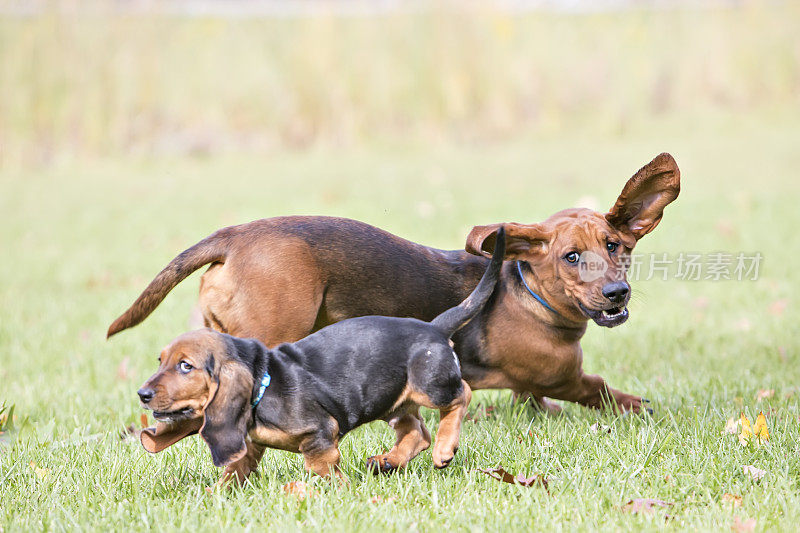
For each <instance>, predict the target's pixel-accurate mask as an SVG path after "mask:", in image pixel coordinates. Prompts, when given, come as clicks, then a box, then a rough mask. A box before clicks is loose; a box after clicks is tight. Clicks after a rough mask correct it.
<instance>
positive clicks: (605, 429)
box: [589, 422, 611, 433]
mask: <svg viewBox="0 0 800 533" xmlns="http://www.w3.org/2000/svg"><path fill="white" fill-rule="evenodd" d="M589 431H591V432H592V433H611V426H605V425H603V424H601V423H599V422H595V423H594V424H592V425H591V426H589Z"/></svg>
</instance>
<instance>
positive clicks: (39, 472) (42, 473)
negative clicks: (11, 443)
mask: <svg viewBox="0 0 800 533" xmlns="http://www.w3.org/2000/svg"><path fill="white" fill-rule="evenodd" d="M28 466H30V467H31V468H32V469H33V472H34V473H35V474H36V477H37V478H39V479H44V478H46V477H47V476H48V475H49V474H50V469H49V468H39V465H37V464H36V463H34V462H33V461H31V462H30V463H28Z"/></svg>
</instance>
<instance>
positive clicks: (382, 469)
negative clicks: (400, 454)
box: [367, 454, 397, 476]
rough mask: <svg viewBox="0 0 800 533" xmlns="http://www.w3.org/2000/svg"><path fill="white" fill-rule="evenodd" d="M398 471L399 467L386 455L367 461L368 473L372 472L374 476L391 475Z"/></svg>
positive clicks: (376, 456) (373, 457) (375, 456)
mask: <svg viewBox="0 0 800 533" xmlns="http://www.w3.org/2000/svg"><path fill="white" fill-rule="evenodd" d="M395 470H397V467H396V466H394V465H393V464H392V463H391V462H389V458H388V457H387V456H386V454H383V455H373V456H372V457H370V458H368V459H367V471H369V472H372V473H373V474H374V475H376V476H377V475H379V474H391V473H392V472H394V471H395Z"/></svg>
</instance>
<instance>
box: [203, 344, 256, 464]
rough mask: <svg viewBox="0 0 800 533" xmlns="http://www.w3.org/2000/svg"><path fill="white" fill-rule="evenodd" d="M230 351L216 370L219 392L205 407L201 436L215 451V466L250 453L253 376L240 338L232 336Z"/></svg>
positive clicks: (212, 454)
mask: <svg viewBox="0 0 800 533" xmlns="http://www.w3.org/2000/svg"><path fill="white" fill-rule="evenodd" d="M227 340H228V342H227V344H228V347H229V353H228V354H227V356H226V357H225V358H224V360H223V361H221V362H220V364H219V367H218V368H217V369H216V371H215V372H216V376H215V377H216V379H217V381H218V385H217V390H216V394H214V397H213V398H212V399H211V401H210V402H209V404H208V405H207V406H206V408H205V422H204V423H203V427H202V428H201V429H200V436H201V437H202V438H203V440H204V441H206V444H208V447H209V449H210V450H211V457H212V459H213V460H214V465H215V466H225V465H228V464H230V463H233V462H235V461H238V460H239V459H241V458H242V457H244V455H245V453H247V445H246V444H245V440H244V439H245V436H246V434H247V424H248V423H249V421H250V416H251V408H250V396H251V395H252V392H253V375H252V373H251V372H250V370H249V369H248V368H247V367H246V366H245V365H244V364H243V363H242V362H241V361H240V360H239V359H238V357H237V355H236V354H235V353H230V352H235V350H236V344H237V343H239V342H243V341H241V340H240V339H235V338H230V337H229V338H228V339H227Z"/></svg>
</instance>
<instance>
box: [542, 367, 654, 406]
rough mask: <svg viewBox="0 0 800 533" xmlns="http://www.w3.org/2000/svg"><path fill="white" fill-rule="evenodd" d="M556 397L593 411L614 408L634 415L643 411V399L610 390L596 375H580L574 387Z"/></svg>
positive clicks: (604, 381)
mask: <svg viewBox="0 0 800 533" xmlns="http://www.w3.org/2000/svg"><path fill="white" fill-rule="evenodd" d="M558 397H559V398H560V399H563V400H569V401H571V402H577V403H579V404H581V405H583V406H586V407H591V408H593V409H603V408H605V407H611V408H615V407H616V408H618V409H621V410H622V411H631V412H634V413H638V412H641V411H643V410H644V407H643V406H642V401H643V399H642V398H641V397H640V396H633V395H631V394H626V393H624V392H622V391H618V390H617V389H612V388H611V387H609V386H608V384H607V383H606V380H604V379H603V378H601V377H600V376H598V375H587V374H581V376H580V377H579V378H578V379H577V380H576V382H575V384H574V386H573V387H572V388H570V389H568V390H567V391H566V393H565V394H563V395H559V396H558Z"/></svg>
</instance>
